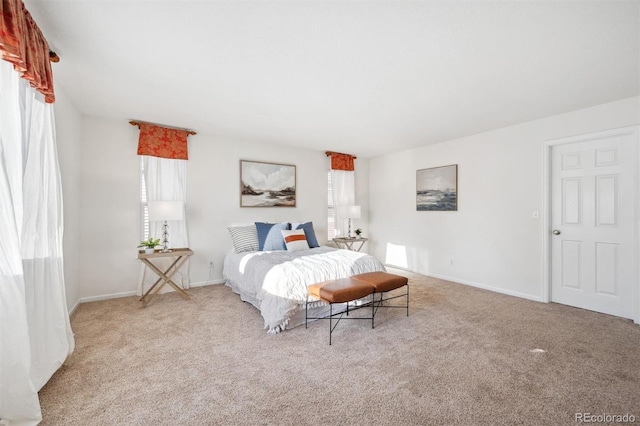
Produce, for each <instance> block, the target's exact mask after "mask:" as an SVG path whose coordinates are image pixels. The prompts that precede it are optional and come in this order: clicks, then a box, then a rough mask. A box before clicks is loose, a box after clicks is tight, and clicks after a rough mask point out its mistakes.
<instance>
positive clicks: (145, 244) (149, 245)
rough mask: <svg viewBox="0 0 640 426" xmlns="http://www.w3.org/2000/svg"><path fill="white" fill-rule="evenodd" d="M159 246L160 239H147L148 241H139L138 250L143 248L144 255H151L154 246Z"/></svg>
mask: <svg viewBox="0 0 640 426" xmlns="http://www.w3.org/2000/svg"><path fill="white" fill-rule="evenodd" d="M158 245H160V238H157V239H155V240H154V239H153V238H151V237H149V239H148V240H144V241H140V245H139V246H138V248H144V252H145V253H146V254H153V252H154V250H155V248H156V246H158Z"/></svg>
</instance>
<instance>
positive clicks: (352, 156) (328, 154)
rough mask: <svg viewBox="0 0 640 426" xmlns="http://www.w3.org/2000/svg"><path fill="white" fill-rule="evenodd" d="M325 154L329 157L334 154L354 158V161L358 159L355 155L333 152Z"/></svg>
mask: <svg viewBox="0 0 640 426" xmlns="http://www.w3.org/2000/svg"><path fill="white" fill-rule="evenodd" d="M325 154H326V155H327V157H329V156H331V155H333V154H338V155H348V156H349V157H351V158H353V159H354V160H355V159H357V158H358V157H356V156H355V155H351V154H343V153H342V152H333V151H327V152H325Z"/></svg>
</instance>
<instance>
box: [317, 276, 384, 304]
mask: <svg viewBox="0 0 640 426" xmlns="http://www.w3.org/2000/svg"><path fill="white" fill-rule="evenodd" d="M308 291H309V295H311V296H314V297H316V298H319V299H322V300H324V301H326V302H329V303H344V302H351V301H353V300H357V299H360V298H362V297H365V296H368V295H370V294H372V293H373V286H371V285H370V284H367V283H365V282H363V281H358V280H354V279H353V278H340V279H337V280H333V281H326V282H322V283H317V284H311V285H310V286H308Z"/></svg>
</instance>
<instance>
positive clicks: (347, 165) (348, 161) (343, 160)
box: [326, 151, 356, 172]
mask: <svg viewBox="0 0 640 426" xmlns="http://www.w3.org/2000/svg"><path fill="white" fill-rule="evenodd" d="M326 154H327V157H331V170H346V171H348V172H352V171H354V170H355V167H354V163H353V160H355V159H356V157H354V156H353V155H349V154H341V153H339V152H331V151H327V152H326Z"/></svg>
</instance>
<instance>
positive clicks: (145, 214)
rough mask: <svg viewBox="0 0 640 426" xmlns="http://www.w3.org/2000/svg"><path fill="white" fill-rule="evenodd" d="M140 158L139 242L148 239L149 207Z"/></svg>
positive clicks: (142, 163) (142, 162) (141, 158)
mask: <svg viewBox="0 0 640 426" xmlns="http://www.w3.org/2000/svg"><path fill="white" fill-rule="evenodd" d="M139 158H140V240H141V241H142V240H146V239H148V238H149V207H148V204H147V201H148V200H147V183H146V182H145V179H144V161H143V158H144V157H142V156H140V157H139Z"/></svg>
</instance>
